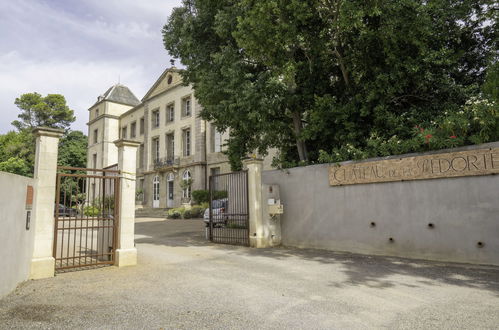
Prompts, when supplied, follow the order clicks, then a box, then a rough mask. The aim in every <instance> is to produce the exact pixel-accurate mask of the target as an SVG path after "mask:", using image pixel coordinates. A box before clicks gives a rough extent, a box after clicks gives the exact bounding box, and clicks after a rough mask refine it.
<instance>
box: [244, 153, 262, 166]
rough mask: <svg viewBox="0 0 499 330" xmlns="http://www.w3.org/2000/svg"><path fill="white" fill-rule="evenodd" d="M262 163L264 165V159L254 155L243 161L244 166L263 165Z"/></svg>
mask: <svg viewBox="0 0 499 330" xmlns="http://www.w3.org/2000/svg"><path fill="white" fill-rule="evenodd" d="M261 163H263V159H261V158H257V156H256V155H252V156H251V157H249V158H245V159H243V164H244V165H248V164H261Z"/></svg>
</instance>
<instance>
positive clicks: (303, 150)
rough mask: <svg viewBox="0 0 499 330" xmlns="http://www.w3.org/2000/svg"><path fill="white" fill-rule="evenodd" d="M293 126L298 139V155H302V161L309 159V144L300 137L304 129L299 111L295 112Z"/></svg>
mask: <svg viewBox="0 0 499 330" xmlns="http://www.w3.org/2000/svg"><path fill="white" fill-rule="evenodd" d="M293 127H294V133H295V139H296V148H297V150H298V156H299V157H300V161H307V160H308V155H307V146H306V145H305V142H304V141H302V140H301V139H300V133H301V129H302V124H301V115H300V113H299V112H293Z"/></svg>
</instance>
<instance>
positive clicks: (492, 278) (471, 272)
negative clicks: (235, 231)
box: [135, 220, 499, 296]
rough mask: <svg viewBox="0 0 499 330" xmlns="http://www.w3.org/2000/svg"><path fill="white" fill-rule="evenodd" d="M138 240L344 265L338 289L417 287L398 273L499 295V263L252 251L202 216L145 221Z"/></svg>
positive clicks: (292, 250) (305, 251)
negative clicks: (209, 231) (210, 230)
mask: <svg viewBox="0 0 499 330" xmlns="http://www.w3.org/2000/svg"><path fill="white" fill-rule="evenodd" d="M136 235H137V238H136V240H135V242H136V243H137V244H154V245H162V246H170V247H189V246H197V247H202V246H206V247H210V248H216V249H220V250H224V251H225V252H226V253H227V254H229V255H231V256H238V255H240V256H246V257H247V256H255V257H266V258H272V259H275V260H286V259H289V258H299V259H303V261H304V262H305V261H312V262H318V263H321V264H331V265H338V266H341V268H340V269H341V271H342V272H343V273H344V274H345V275H346V276H347V279H346V280H343V281H341V282H340V281H335V282H331V283H330V285H331V286H334V287H338V288H341V287H345V286H367V287H372V288H381V289H382V288H390V287H393V286H396V285H406V286H409V287H418V285H414V282H412V284H404V283H403V281H400V279H397V280H394V279H393V276H394V275H398V276H411V277H417V278H419V279H418V280H417V281H416V282H415V283H419V284H420V286H437V285H440V284H448V285H455V286H461V287H469V288H476V289H483V290H488V291H491V292H493V293H494V294H495V295H498V296H499V267H494V266H479V265H471V264H458V263H443V262H433V261H425V260H415V259H405V258H398V257H384V256H370V255H360V254H353V253H342V252H333V251H325V250H316V249H299V248H290V247H278V248H271V249H253V248H246V247H240V246H231V245H223V244H213V243H211V242H210V241H208V240H206V239H205V228H204V224H203V222H202V220H167V221H141V222H138V223H136Z"/></svg>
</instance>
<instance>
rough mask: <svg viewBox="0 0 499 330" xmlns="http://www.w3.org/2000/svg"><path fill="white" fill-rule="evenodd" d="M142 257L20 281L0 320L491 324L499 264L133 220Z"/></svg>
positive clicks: (7, 324)
mask: <svg viewBox="0 0 499 330" xmlns="http://www.w3.org/2000/svg"><path fill="white" fill-rule="evenodd" d="M136 233H137V235H136V244H137V248H138V251H139V265H137V266H134V267H127V268H122V269H118V268H116V267H105V268H99V269H93V270H87V271H77V272H68V273H64V274H59V275H57V276H56V277H55V278H50V279H44V280H37V281H29V282H26V283H23V284H22V285H21V286H20V287H19V288H18V289H17V290H16V291H15V292H13V293H12V294H10V295H9V296H7V297H6V298H4V299H2V300H1V301H0V328H1V329H21V328H22V329H30V328H37V329H69V328H71V329H380V328H381V329H383V328H389V329H487V328H489V329H497V328H499V268H497V267H495V268H494V267H479V266H471V265H457V264H444V263H434V262H423V261H414V260H407V259H400V258H384V257H370V256H360V255H352V254H341V253H333V252H325V251H317V250H300V249H290V248H277V249H263V250H256V249H250V248H245V247H234V246H227V245H214V244H211V243H209V242H206V240H204V229H203V224H202V221H200V220H167V221H164V220H158V219H139V220H138V223H137V226H136Z"/></svg>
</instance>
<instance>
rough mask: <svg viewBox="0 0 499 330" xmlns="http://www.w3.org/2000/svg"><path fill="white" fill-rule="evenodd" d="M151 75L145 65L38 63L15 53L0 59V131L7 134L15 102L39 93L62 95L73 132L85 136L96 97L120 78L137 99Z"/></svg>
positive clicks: (12, 117)
mask: <svg viewBox="0 0 499 330" xmlns="http://www.w3.org/2000/svg"><path fill="white" fill-rule="evenodd" d="M159 74H160V72H159V73H158V74H157V75H158V76H159ZM151 75H152V74H151V73H150V72H148V70H147V68H146V66H145V65H144V64H132V63H129V62H127V61H119V62H115V61H112V62H78V61H70V62H61V61H54V62H45V63H41V62H39V61H35V60H30V59H27V58H23V57H21V56H20V55H19V54H18V53H16V52H11V53H9V54H6V55H3V56H0V109H1V121H0V131H3V132H5V131H7V130H10V129H11V128H12V127H11V126H10V123H11V122H12V121H13V120H15V119H16V118H17V115H18V113H19V112H18V109H17V108H16V106H15V105H14V100H15V98H16V97H18V96H19V95H21V94H23V93H29V92H38V93H40V94H42V95H46V94H62V95H64V96H65V97H66V101H67V103H68V105H69V107H70V108H72V109H73V110H75V114H76V117H77V121H76V122H75V123H74V124H73V129H78V130H83V132H85V133H86V125H85V123H86V122H87V120H88V113H87V109H88V108H89V107H90V106H91V105H92V104H93V103H94V102H95V101H96V99H97V96H99V95H100V94H102V93H104V92H105V91H106V90H107V88H109V87H110V86H111V85H113V84H115V83H116V82H118V77H119V76H121V82H122V83H123V84H125V85H127V86H128V87H129V88H130V89H131V90H132V91H133V92H134V93H135V95H136V96H137V97H138V98H139V99H140V98H141V97H142V96H143V95H144V94H145V92H146V90H147V89H148V88H149V86H151V85H152V83H153V82H154V79H155V78H154V79H151V78H150V77H151Z"/></svg>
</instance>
